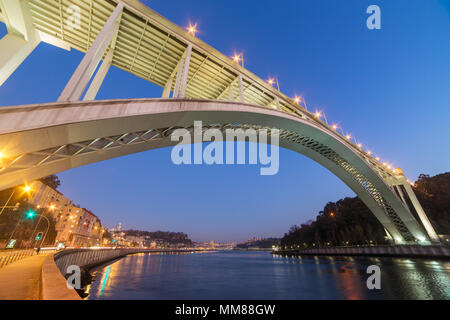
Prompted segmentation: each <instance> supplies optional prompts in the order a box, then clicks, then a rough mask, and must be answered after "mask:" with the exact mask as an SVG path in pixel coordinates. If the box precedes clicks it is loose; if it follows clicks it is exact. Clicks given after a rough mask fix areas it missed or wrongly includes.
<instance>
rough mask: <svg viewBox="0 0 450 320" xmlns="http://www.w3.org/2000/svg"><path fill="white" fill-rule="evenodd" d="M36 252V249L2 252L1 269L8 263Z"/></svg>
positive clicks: (0, 254) (0, 258) (0, 256)
mask: <svg viewBox="0 0 450 320" xmlns="http://www.w3.org/2000/svg"><path fill="white" fill-rule="evenodd" d="M35 254H36V250H35V249H25V250H15V251H11V252H0V269H1V268H3V267H6V266H7V265H8V264H11V263H13V262H16V261H18V260H21V259H23V258H26V257H31V256H34V255H35Z"/></svg>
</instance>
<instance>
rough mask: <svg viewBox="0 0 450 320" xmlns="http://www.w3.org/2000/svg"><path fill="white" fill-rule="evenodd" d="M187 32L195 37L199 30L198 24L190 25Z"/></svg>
mask: <svg viewBox="0 0 450 320" xmlns="http://www.w3.org/2000/svg"><path fill="white" fill-rule="evenodd" d="M187 32H188V33H189V34H190V35H192V36H194V37H195V34H196V33H197V32H198V30H197V23H195V24H189V27H187Z"/></svg>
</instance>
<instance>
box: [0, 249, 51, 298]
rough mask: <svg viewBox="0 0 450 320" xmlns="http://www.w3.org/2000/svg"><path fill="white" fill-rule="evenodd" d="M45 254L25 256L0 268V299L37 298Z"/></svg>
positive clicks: (39, 294) (38, 296)
mask: <svg viewBox="0 0 450 320" xmlns="http://www.w3.org/2000/svg"><path fill="white" fill-rule="evenodd" d="M47 255H48V253H44V254H40V255H35V256H32V257H27V258H24V259H22V260H19V261H16V262H14V263H12V264H10V265H8V266H6V267H4V268H2V269H0V300H39V299H40V296H41V293H40V284H41V270H42V265H43V263H44V260H45V258H46V257H47Z"/></svg>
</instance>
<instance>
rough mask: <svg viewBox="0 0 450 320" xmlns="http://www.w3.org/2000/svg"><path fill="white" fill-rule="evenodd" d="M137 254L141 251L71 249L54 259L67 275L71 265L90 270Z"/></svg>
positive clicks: (55, 256) (58, 254)
mask: <svg viewBox="0 0 450 320" xmlns="http://www.w3.org/2000/svg"><path fill="white" fill-rule="evenodd" d="M137 252H139V251H138V250H133V249H70V250H64V251H61V252H58V253H56V254H55V255H54V259H55V263H56V265H57V266H58V269H59V270H60V271H61V273H62V274H63V275H65V274H66V273H67V268H68V267H69V266H71V265H76V266H79V267H80V268H81V267H83V268H87V269H89V268H91V267H93V266H95V265H99V264H102V263H105V262H108V261H111V260H115V259H118V258H121V257H124V256H126V255H128V254H132V253H137Z"/></svg>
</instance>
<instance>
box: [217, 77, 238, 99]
mask: <svg viewBox="0 0 450 320" xmlns="http://www.w3.org/2000/svg"><path fill="white" fill-rule="evenodd" d="M238 79H239V77H236V78H235V79H234V80H233V81H231V83H230V84H229V85H228V87H226V88H225V90H223V91H222V92H221V93H220V94H219V95H218V96H217V98H216V100H221V99H222V97H223V96H224V95H225V93H226V92H227V91H228V99H229V101H233V100H234V93H233V86H234V83H235V82H236V81H237V80H238Z"/></svg>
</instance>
